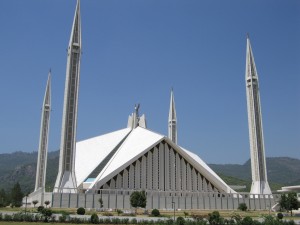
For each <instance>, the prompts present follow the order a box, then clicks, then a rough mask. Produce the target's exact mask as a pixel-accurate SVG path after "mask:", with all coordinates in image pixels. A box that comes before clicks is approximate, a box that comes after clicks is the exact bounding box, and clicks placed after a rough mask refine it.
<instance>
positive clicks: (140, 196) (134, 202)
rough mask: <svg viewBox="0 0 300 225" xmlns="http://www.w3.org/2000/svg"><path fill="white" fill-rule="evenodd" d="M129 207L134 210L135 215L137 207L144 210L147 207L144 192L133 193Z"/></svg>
mask: <svg viewBox="0 0 300 225" xmlns="http://www.w3.org/2000/svg"><path fill="white" fill-rule="evenodd" d="M130 205H131V206H132V207H134V208H135V213H136V211H137V208H138V207H141V208H145V207H146V205H147V197H146V192H145V191H134V192H132V194H131V195H130Z"/></svg>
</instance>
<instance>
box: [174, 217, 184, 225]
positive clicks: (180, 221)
mask: <svg viewBox="0 0 300 225" xmlns="http://www.w3.org/2000/svg"><path fill="white" fill-rule="evenodd" d="M184 223H185V220H184V218H183V217H182V216H179V217H177V219H176V224H177V225H184Z"/></svg>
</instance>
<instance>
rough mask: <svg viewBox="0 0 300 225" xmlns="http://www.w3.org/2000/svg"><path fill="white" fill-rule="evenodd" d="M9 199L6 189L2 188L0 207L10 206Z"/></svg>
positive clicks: (0, 191)
mask: <svg viewBox="0 0 300 225" xmlns="http://www.w3.org/2000/svg"><path fill="white" fill-rule="evenodd" d="M8 203H9V199H8V196H7V194H6V193H5V191H4V189H1V190H0V207H6V206H8Z"/></svg>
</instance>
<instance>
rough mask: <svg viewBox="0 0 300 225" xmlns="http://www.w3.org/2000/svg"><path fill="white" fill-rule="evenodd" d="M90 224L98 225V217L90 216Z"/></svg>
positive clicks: (95, 215) (94, 214)
mask: <svg viewBox="0 0 300 225" xmlns="http://www.w3.org/2000/svg"><path fill="white" fill-rule="evenodd" d="M91 223H93V224H97V223H99V217H98V215H97V214H96V213H93V214H92V215H91Z"/></svg>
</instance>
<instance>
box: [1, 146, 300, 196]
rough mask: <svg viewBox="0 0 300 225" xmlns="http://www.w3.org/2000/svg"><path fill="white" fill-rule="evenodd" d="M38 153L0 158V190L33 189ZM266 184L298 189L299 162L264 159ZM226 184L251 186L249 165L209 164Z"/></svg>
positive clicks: (54, 162) (53, 160)
mask: <svg viewBox="0 0 300 225" xmlns="http://www.w3.org/2000/svg"><path fill="white" fill-rule="evenodd" d="M37 155H38V154H37V152H32V153H26V152H14V153H6V154H0V189H2V188H3V189H4V190H6V191H8V190H10V189H11V188H12V186H13V185H14V184H15V183H16V182H19V183H20V185H21V188H22V191H23V192H24V193H30V192H32V191H33V189H34V185H35V175H36V163H37ZM58 161H59V151H54V152H49V153H48V158H47V175H46V190H47V191H51V190H52V189H53V186H54V183H55V179H56V176H57V172H58ZM266 161H267V170H268V180H269V183H270V185H271V188H272V189H273V190H277V189H279V188H280V187H281V186H289V185H299V183H300V160H299V159H295V158H289V157H270V158H267V159H266ZM208 165H209V166H210V167H211V168H212V169H213V170H214V171H215V172H216V173H217V174H218V175H219V176H220V177H221V178H222V179H223V180H224V181H225V182H226V183H227V184H229V185H246V186H247V188H246V190H242V191H249V190H250V186H251V162H250V160H248V161H247V162H245V163H244V164H243V165H240V164H208Z"/></svg>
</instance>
